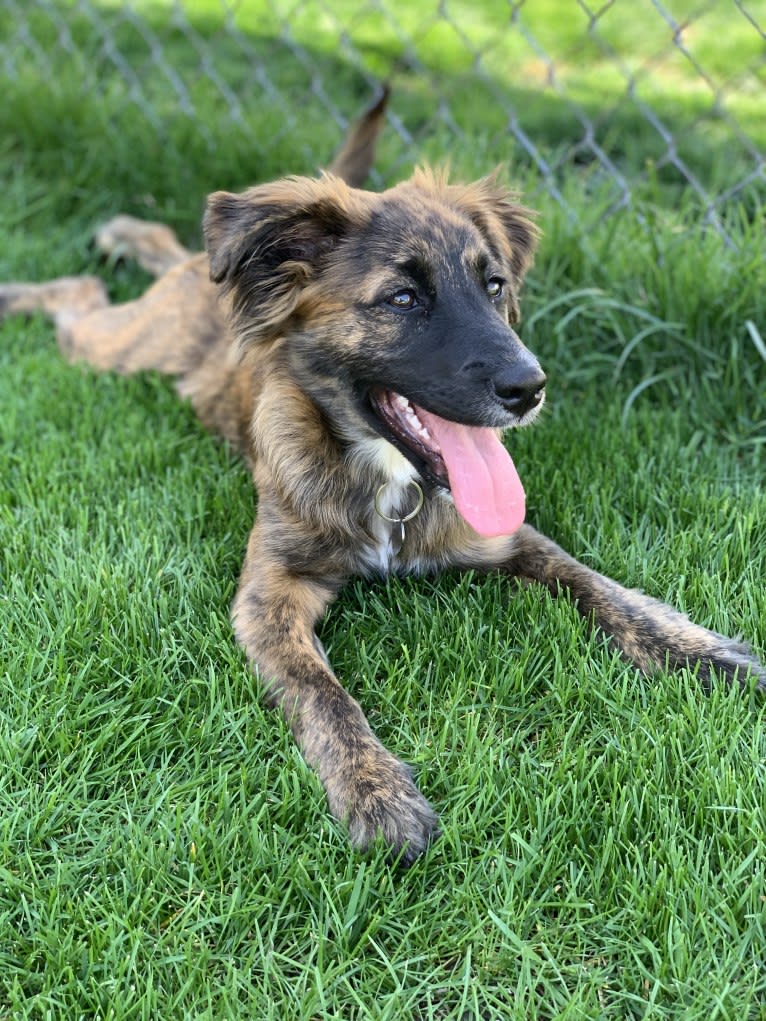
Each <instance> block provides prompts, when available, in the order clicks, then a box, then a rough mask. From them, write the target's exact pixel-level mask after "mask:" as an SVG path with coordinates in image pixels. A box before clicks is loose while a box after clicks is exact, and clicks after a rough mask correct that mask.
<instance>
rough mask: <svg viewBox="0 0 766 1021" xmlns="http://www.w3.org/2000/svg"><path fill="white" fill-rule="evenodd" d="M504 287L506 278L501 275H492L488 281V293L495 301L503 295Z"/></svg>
mask: <svg viewBox="0 0 766 1021" xmlns="http://www.w3.org/2000/svg"><path fill="white" fill-rule="evenodd" d="M504 287H505V280H501V279H500V277H490V279H489V280H488V281H487V294H488V295H489V296H490V298H492V300H493V301H495V300H496V299H497V298H499V297H501V296H502V293H503V289H504Z"/></svg>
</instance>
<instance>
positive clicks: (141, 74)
mask: <svg viewBox="0 0 766 1021" xmlns="http://www.w3.org/2000/svg"><path fill="white" fill-rule="evenodd" d="M3 8H4V11H5V14H4V21H3V32H2V35H0V68H2V70H3V71H4V73H5V74H6V75H7V76H9V77H12V78H14V79H17V80H23V79H24V76H26V77H27V80H29V81H31V80H32V78H35V77H36V78H37V79H38V81H39V79H40V78H42V79H45V80H47V83H48V87H49V88H50V89H52V90H55V89H56V83H57V79H58V78H59V77H60V76H61V75H62V74H64V73H66V74H67V75H69V76H70V77H73V78H74V79H76V80H77V82H78V86H79V87H80V88H81V90H82V93H83V95H86V94H87V95H91V96H92V95H93V94H94V93H98V91H99V90H100V89H105V88H108V89H110V90H111V91H112V93H113V92H114V90H115V89H117V88H119V89H120V90H121V93H122V102H123V106H124V109H125V110H128V109H129V110H130V111H131V115H132V116H138V117H140V118H142V119H143V120H144V121H145V123H146V130H147V131H149V132H151V133H153V134H154V135H155V136H156V137H157V138H158V139H160V140H161V139H162V138H163V136H164V133H165V130H166V127H167V124H168V122H169V120H170V119H172V120H173V122H174V123H177V122H178V120H179V118H186V119H188V120H189V121H190V122H191V124H192V125H193V128H194V130H195V131H197V132H199V133H201V134H202V135H203V136H204V134H205V132H206V131H208V127H209V123H210V120H209V118H210V114H211V104H213V106H214V116H215V120H216V124H217V125H219V126H220V123H221V121H222V120H224V121H225V120H228V122H230V123H231V125H232V126H240V127H241V126H242V125H243V124H244V125H247V122H248V116H249V111H250V110H252V109H253V108H256V107H257V108H259V109H263V108H265V107H268V108H269V110H270V111H271V112H272V120H271V122H270V127H269V131H268V133H267V135H266V137H263V136H261V137H259V139H258V144H259V146H261V147H262V148H263V149H264V150H268V149H269V147H277V146H279V145H280V144H283V143H284V140H285V138H286V137H288V136H289V138H290V139H294V140H295V142H294V143H293V144H295V145H297V144H298V140H299V139H301V138H302V135H303V134H304V133H305V132H304V131H303V130H302V129H303V128H304V127H305V120H306V112H307V110H309V115H310V117H311V118H314V117H321V118H323V119H324V121H325V122H327V121H328V120H329V121H330V122H332V123H333V124H334V125H336V126H337V137H338V139H340V137H341V134H342V132H343V130H345V128H346V126H347V123H348V120H349V118H350V117H352V116H353V115H354V113H355V112H356V110H357V109H358V107H359V103H360V102H361V98H362V97H363V96H364V95H365V94H369V93H371V92H372V91H373V90H374V88H375V87H376V86H377V85H378V84H379V83H380V82H381V81H382V80H387V81H389V82H390V83H391V85H392V88H393V94H394V101H393V103H392V107H391V110H390V111H389V114H388V117H389V122H390V130H389V133H390V134H391V136H392V138H393V139H394V143H393V148H392V149H391V151H390V152H389V154H388V158H387V160H384V163H383V169H382V171H380V172H379V175H378V181H377V183H378V184H383V183H388V182H390V180H391V179H393V178H394V177H395V176H396V175H397V172H399V171H401V169H402V167H403V166H404V165H405V164H408V163H411V162H412V161H415V160H417V159H418V158H422V155H423V153H424V152H425V153H426V154H427V155H428V154H430V153H435V154H437V155H438V151H439V150H441V151H442V154H449V153H450V152H454V151H457V150H459V149H460V148H461V147H468V148H470V149H472V150H473V149H475V148H476V147H477V146H478V147H479V148H480V149H482V150H483V151H486V153H487V156H488V158H493V157H494V158H496V157H498V156H499V157H500V158H502V157H504V156H505V155H506V154H511V155H512V159H513V160H514V161H515V162H517V163H518V162H526V163H528V164H529V165H530V166H531V168H533V170H534V172H535V176H536V178H537V181H538V185H539V187H540V188H544V189H546V190H547V191H548V192H549V193H550V194H551V195H552V196H553V197H554V198H555V199H556V200H557V201H558V202H560V203H561V204H563V205H564V206H566V205H567V200H566V198H565V193H564V190H562V186H561V185H562V180H563V179H564V177H565V176H566V174H567V173H570V174H571V173H572V172H575V173H578V174H581V175H583V176H587V177H588V178H589V179H590V180H593V181H597V182H599V183H600V184H601V185H604V184H606V186H607V187H608V189H609V190H610V196H611V202H610V204H609V208H610V210H612V211H615V210H618V209H621V208H625V207H629V206H631V204H633V203H634V200H635V196H636V194H637V192H638V191H639V190H640V189H641V188H642V187H644V186H646V185H647V184H649V183H651V182H654V181H657V180H659V181H661V182H662V183H663V184H666V185H670V186H672V187H675V189H676V193H677V192H678V190H681V189H683V190H685V191H687V192H690V193H693V194H694V196H695V197H696V200H697V201H698V204H699V207H700V208H701V209H702V211H703V214H704V216H705V218H706V219H707V220H708V221H710V222H712V223H713V224H715V225H716V227H717V228H718V229H719V230H721V231H723V232H725V227H724V222H725V216H724V215H723V214H724V212H725V210H726V209H727V208H728V207H730V204H731V203H732V202H733V201H744V200H746V199H747V198H748V197H751V196H753V195H756V196H757V197H758V201H759V202H760V201H761V200H762V198H763V196H764V193H766V187H765V185H766V170H765V156H764V154H765V153H766V35H765V32H766V0H698V2H695V0H587V2H586V0H484V2H483V3H482V2H475V3H474V2H471V0H411V2H410V3H407V4H405V3H403V2H401V0H363V2H360V3H352V2H349V0H337V2H333V0H242V2H236V0H175V2H172V0H167V2H164V3H163V2H161V0H154V2H150V0H127V2H124V3H121V2H117V0H71V2H67V0H4V3H3ZM349 89H351V91H352V92H353V93H354V95H353V96H352V97H349V95H348V92H349ZM477 111H478V112H480V114H481V116H477ZM391 129H393V130H392V131H391ZM434 139H436V140H437V141H436V142H434ZM302 144H303V145H304V154H305V157H306V159H307V160H311V161H312V162H314V163H315V164H318V163H320V162H322V161H323V160H324V159H325V158H326V156H327V153H326V152H324V151H322V152H320V151H314V148H312V142H311V139H310V137H309V139H308V140H307V141H306V142H304V143H302ZM572 215H576V214H575V213H574V212H573V211H572Z"/></svg>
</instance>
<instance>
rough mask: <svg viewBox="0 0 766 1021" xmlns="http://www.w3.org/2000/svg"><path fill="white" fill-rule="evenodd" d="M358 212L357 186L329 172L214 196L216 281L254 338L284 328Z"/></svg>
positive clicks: (211, 221) (208, 216)
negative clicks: (350, 184) (229, 295)
mask: <svg viewBox="0 0 766 1021" xmlns="http://www.w3.org/2000/svg"><path fill="white" fill-rule="evenodd" d="M357 194H359V193H357ZM359 216H360V210H359V208H358V201H357V200H355V198H354V193H353V192H352V191H351V189H349V188H348V186H347V185H346V184H344V182H343V181H341V180H340V179H339V178H336V177H332V176H331V175H327V174H326V175H324V176H323V177H321V178H319V179H314V178H303V177H288V178H283V179H282V180H280V181H275V182H274V183H273V184H266V185H260V186H258V187H255V188H249V189H248V190H247V191H244V192H242V193H241V194H239V195H232V194H230V193H229V192H223V191H219V192H215V193H214V194H212V195H211V196H210V197H209V198H208V201H207V209H206V212H205V217H204V220H203V229H204V233H205V246H206V248H207V252H208V258H209V260H210V279H211V280H213V281H214V282H215V283H218V284H220V285H221V286H222V287H223V289H224V290H226V291H227V292H230V293H231V294H232V298H233V301H232V308H233V312H234V315H235V317H236V318H237V320H238V322H239V326H240V327H241V328H242V329H243V331H244V332H245V333H246V334H247V335H248V336H249V337H250V338H256V337H257V338H258V339H268V338H270V337H272V336H274V335H276V334H277V333H278V332H279V330H280V328H283V327H284V326H286V324H287V321H288V320H289V319H290V317H291V316H292V315H294V314H296V313H297V311H298V310H299V307H300V299H301V295H302V293H303V292H304V290H305V288H306V287H307V285H308V284H309V283H310V282H311V281H312V280H315V279H316V278H317V276H318V275H319V274H320V273H321V270H322V267H323V265H324V264H325V262H326V260H327V258H328V256H329V255H330V253H332V252H333V251H334V250H335V248H336V247H337V246H338V245H339V244H340V243H341V242H342V240H343V238H344V237H345V236H346V234H347V233H348V231H349V229H350V228H351V226H352V224H353V223H354V222H357V221H358V220H359Z"/></svg>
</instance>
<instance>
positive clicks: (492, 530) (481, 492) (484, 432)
mask: <svg viewBox="0 0 766 1021" xmlns="http://www.w3.org/2000/svg"><path fill="white" fill-rule="evenodd" d="M416 413H417V416H418V418H419V419H420V421H421V422H422V423H423V425H425V427H426V428H427V429H428V431H429V432H430V433H431V435H432V436H433V438H434V439H435V440H436V442H437V443H438V444H439V447H440V448H441V453H442V457H443V458H444V463H445V464H446V466H447V474H448V476H449V484H450V489H451V490H452V498H453V500H454V501H455V506H456V507H457V509H458V511H459V512H460V514H461V515H462V516H463V517H464V518H465V520H466V521H467V522H468V524H469V525H470V526H471V527H472V528H473V529H474V530H475V531H477V532H478V533H479V535H486V536H493V535H510V534H511V533H512V532H515V531H516V529H517V528H520V527H521V525H522V524H523V522H524V514H525V509H526V508H525V501H524V489H523V487H522V485H521V479H520V478H519V473H518V472H517V471H516V466H515V465H514V463H513V461H512V460H511V456H510V454H509V453H508V451H507V450H506V449H505V447H504V446H503V444H502V443H501V442H500V440H499V439H498V438H497V434H496V433H495V431H494V430H493V429H478V428H475V427H474V426H468V425H458V423H457V422H448V421H447V420H446V419H444V418H439V416H438V415H432V414H431V413H430V412H429V411H423V409H422V408H417V409H416Z"/></svg>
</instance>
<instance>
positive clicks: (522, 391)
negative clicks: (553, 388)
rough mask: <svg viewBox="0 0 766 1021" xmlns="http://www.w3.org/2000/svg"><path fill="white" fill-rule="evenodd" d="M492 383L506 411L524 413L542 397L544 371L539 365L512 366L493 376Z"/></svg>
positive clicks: (515, 413)
mask: <svg viewBox="0 0 766 1021" xmlns="http://www.w3.org/2000/svg"><path fill="white" fill-rule="evenodd" d="M492 385H493V386H494V388H495V393H496V394H497V396H498V397H499V398H500V400H501V401H502V403H503V407H504V408H505V409H506V411H510V412H512V413H513V414H514V415H526V413H527V412H528V411H531V410H532V409H533V408H536V407H537V405H538V404H539V403H540V401H541V400H542V399H543V391H544V390H545V373H544V372H543V370H542V369H541V368H540V366H539V365H529V366H513V367H512V368H510V369H507V370H506V371H505V372H502V373H500V374H499V375H497V376H495V378H494V379H493V381H492Z"/></svg>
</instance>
